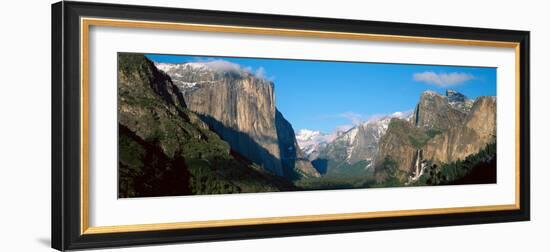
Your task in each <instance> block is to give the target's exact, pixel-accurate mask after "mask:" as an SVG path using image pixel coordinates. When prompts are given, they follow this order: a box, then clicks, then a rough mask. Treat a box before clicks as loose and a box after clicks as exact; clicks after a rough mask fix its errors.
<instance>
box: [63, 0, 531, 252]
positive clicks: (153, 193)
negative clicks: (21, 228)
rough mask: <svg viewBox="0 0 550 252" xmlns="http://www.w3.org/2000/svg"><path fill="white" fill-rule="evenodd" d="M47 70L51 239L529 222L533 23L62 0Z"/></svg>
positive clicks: (77, 245)
mask: <svg viewBox="0 0 550 252" xmlns="http://www.w3.org/2000/svg"><path fill="white" fill-rule="evenodd" d="M52 69H53V70H52V247H53V248H55V249H58V250H70V249H84V248H99V247H108V246H128V245H140V244H154V243H170V242H196V241H209V240H226V239H245V238H260V237H278V236H291V235H309V234H326V233H337V232H353V231H373V230H387V229H399V228H420V227H432V226H447V225H464V224H478V223H495V222H508V221H527V220H529V204H530V201H529V123H530V119H529V32H527V31H512V30H496V29H482V28H466V27H449V26H437V25H421V24H404V23H389V22H375V21H358V20H340V19H327V18H317V17H297V16H280V15H266V14H252V13H236V12H220V11H207V10H191V9H175V8H161V7H145V6H130V5H113V4H100V3H79V2H60V3H56V4H54V5H52ZM497 157H498V158H497Z"/></svg>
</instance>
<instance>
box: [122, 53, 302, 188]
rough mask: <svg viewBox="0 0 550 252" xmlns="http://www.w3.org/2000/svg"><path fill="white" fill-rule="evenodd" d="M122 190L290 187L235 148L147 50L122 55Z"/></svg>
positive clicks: (290, 186)
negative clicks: (185, 97) (145, 53)
mask: <svg viewBox="0 0 550 252" xmlns="http://www.w3.org/2000/svg"><path fill="white" fill-rule="evenodd" d="M118 65H119V69H118V104H119V106H118V123H119V138H118V151H119V153H118V154H119V196H120V197H144V196H168V195H188V194H216V193H237V192H258V191H280V190H289V189H292V188H293V185H291V184H290V183H287V182H285V181H281V180H280V179H279V178H278V177H276V176H272V175H271V174H268V173H265V172H262V171H261V170H260V169H257V168H256V167H254V165H253V164H251V163H250V162H249V161H248V160H246V159H243V158H241V157H240V156H238V155H236V154H235V153H233V152H232V151H231V149H230V148H229V145H228V144H227V143H226V142H225V141H223V140H222V139H220V138H219V136H218V135H217V134H216V133H214V132H212V131H211V130H210V129H209V127H208V125H207V124H206V123H204V122H203V120H202V119H201V118H200V117H199V116H197V115H196V114H195V113H193V112H192V111H189V110H188V109H187V108H186V106H185V102H184V100H183V95H182V94H181V92H180V90H179V88H178V87H177V86H176V85H174V84H173V83H172V81H171V79H170V77H169V76H168V75H166V74H165V73H163V72H161V71H159V70H158V69H157V68H156V67H155V66H154V64H153V63H152V62H151V61H149V60H148V59H147V58H145V57H144V56H143V55H141V54H127V53H121V54H119V56H118Z"/></svg>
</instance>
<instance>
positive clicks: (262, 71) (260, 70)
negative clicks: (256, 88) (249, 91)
mask: <svg viewBox="0 0 550 252" xmlns="http://www.w3.org/2000/svg"><path fill="white" fill-rule="evenodd" d="M254 75H256V77H258V78H261V79H265V78H266V77H265V68H264V67H258V69H256V72H255V73H254Z"/></svg>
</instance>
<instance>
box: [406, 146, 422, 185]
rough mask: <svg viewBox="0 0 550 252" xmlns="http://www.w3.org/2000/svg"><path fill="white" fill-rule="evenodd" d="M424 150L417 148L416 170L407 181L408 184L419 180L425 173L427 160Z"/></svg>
mask: <svg viewBox="0 0 550 252" xmlns="http://www.w3.org/2000/svg"><path fill="white" fill-rule="evenodd" d="M423 159H424V157H423V151H422V149H418V150H416V157H415V161H414V171H413V174H412V176H409V181H408V182H407V183H405V185H408V184H410V183H412V182H414V181H417V180H418V179H419V178H420V177H421V176H422V174H424V168H426V162H424V160H423Z"/></svg>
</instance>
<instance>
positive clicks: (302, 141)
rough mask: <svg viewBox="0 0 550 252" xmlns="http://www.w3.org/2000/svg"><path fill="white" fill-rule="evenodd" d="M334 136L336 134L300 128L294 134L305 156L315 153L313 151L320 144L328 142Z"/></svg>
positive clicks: (315, 150)
mask: <svg viewBox="0 0 550 252" xmlns="http://www.w3.org/2000/svg"><path fill="white" fill-rule="evenodd" d="M334 138H336V134H335V133H333V134H325V133H321V132H320V131H315V130H308V129H301V130H299V131H298V133H297V134H296V141H297V142H298V146H299V147H300V149H301V150H302V151H303V152H304V153H305V154H306V156H312V155H315V152H317V151H318V150H319V148H321V147H322V146H324V145H326V144H327V143H330V142H332V141H333V140H334Z"/></svg>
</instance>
